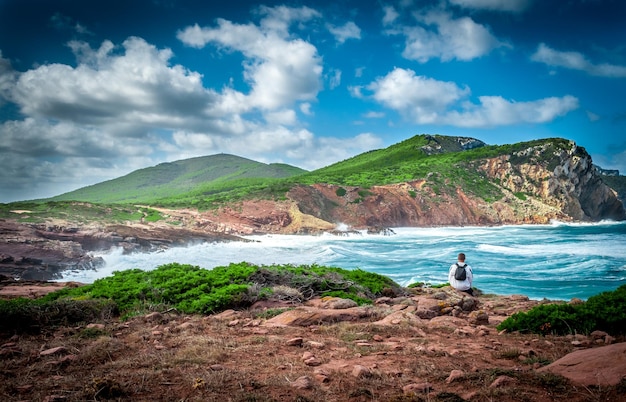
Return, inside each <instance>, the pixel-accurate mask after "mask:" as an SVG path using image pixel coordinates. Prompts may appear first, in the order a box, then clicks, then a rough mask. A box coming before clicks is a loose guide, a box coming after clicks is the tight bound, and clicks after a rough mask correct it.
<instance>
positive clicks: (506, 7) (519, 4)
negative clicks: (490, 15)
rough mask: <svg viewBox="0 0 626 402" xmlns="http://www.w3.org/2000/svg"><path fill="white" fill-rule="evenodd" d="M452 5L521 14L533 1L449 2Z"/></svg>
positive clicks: (469, 0)
mask: <svg viewBox="0 0 626 402" xmlns="http://www.w3.org/2000/svg"><path fill="white" fill-rule="evenodd" d="M449 1H450V3H451V4H456V5H457V6H461V7H464V8H469V9H473V10H491V11H505V12H511V13H520V12H522V11H525V10H526V9H527V8H528V7H529V6H530V5H531V4H532V2H533V0H449Z"/></svg>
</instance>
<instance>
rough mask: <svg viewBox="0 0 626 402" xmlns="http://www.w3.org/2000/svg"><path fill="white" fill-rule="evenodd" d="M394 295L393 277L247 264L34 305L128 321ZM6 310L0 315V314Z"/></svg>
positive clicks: (122, 280)
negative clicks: (291, 301) (151, 314)
mask: <svg viewBox="0 0 626 402" xmlns="http://www.w3.org/2000/svg"><path fill="white" fill-rule="evenodd" d="M287 290H289V292H287ZM388 294H398V295H399V294H403V290H402V288H401V287H400V286H399V285H398V284H396V283H395V282H393V281H392V280H391V279H389V278H387V277H384V276H382V275H378V274H375V273H371V272H366V271H363V270H360V269H356V270H345V269H341V268H336V267H325V266H319V265H300V266H293V265H271V266H257V265H253V264H249V263H246V262H242V263H238V264H230V265H228V266H222V267H216V268H213V269H211V270H208V269H203V268H200V267H197V266H191V265H182V264H178V263H172V264H167V265H162V266H160V267H157V268H156V269H155V270H152V271H142V270H139V269H131V270H126V271H118V272H114V273H113V275H112V276H110V277H107V278H102V279H98V280H96V281H95V282H94V283H93V284H91V285H86V286H82V287H78V288H66V289H63V290H60V291H57V292H54V293H50V294H48V295H47V296H44V297H43V298H41V299H39V300H37V301H36V302H30V304H33V305H35V304H36V305H39V304H41V305H50V304H52V303H61V304H63V303H65V304H71V303H72V302H78V301H79V300H80V301H83V302H85V303H89V302H91V303H94V301H100V302H102V303H105V302H108V303H114V306H116V307H117V308H119V311H120V312H121V313H122V314H127V315H132V314H133V312H135V311H145V310H154V309H157V308H158V309H163V308H175V309H177V310H178V311H180V312H183V313H199V314H208V313H213V312H217V311H222V310H224V309H227V308H243V307H248V306H250V305H251V304H252V303H254V302H255V301H258V300H261V299H272V298H277V299H279V300H283V299H284V298H285V297H286V295H287V296H289V297H293V295H297V299H298V300H297V301H304V300H308V299H310V298H313V297H320V296H325V295H333V296H339V297H344V298H349V299H352V300H355V301H356V302H357V303H359V304H365V303H371V302H372V300H373V299H375V298H376V297H379V296H381V295H388ZM15 303H17V302H15V301H9V302H0V308H3V309H5V310H7V311H21V310H20V309H21V307H20V306H21V305H19V303H18V304H17V305H13V304H15ZM20 303H28V302H26V301H24V302H20ZM30 304H29V305H30ZM5 310H2V309H0V312H3V311H5ZM22 315H24V316H28V314H22Z"/></svg>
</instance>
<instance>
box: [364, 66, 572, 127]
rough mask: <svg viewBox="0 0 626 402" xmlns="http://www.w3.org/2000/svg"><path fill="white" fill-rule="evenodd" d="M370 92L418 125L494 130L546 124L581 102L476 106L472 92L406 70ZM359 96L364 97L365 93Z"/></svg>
mask: <svg viewBox="0 0 626 402" xmlns="http://www.w3.org/2000/svg"><path fill="white" fill-rule="evenodd" d="M366 89H367V90H368V91H370V93H371V95H370V96H371V98H372V99H374V100H376V101H377V102H379V103H380V104H382V105H384V106H386V107H388V108H390V109H393V110H395V111H397V112H399V113H400V114H402V115H403V116H404V117H405V118H407V119H410V120H411V121H413V122H415V123H418V124H445V125H451V126H456V127H494V126H504V125H512V124H523V123H545V122H549V121H552V120H554V119H555V118H557V117H559V116H563V115H565V114H567V113H568V112H570V111H572V110H574V109H577V108H578V99H577V98H575V97H573V96H571V95H566V96H564V97H560V98H559V97H549V98H544V99H539V100H535V101H529V102H516V101H512V100H507V99H504V98H503V97H501V96H480V97H478V101H479V103H478V104H475V103H471V102H470V101H469V100H467V98H468V96H469V94H470V90H469V88H461V87H459V86H458V85H456V84H455V83H453V82H444V81H438V80H435V79H433V78H428V77H424V76H418V75H416V74H415V72H414V71H413V70H408V69H402V68H395V69H394V70H393V71H391V72H390V73H389V74H387V75H386V76H384V77H379V78H378V79H376V80H375V81H373V82H371V83H370V84H369V85H367V87H366ZM355 93H356V94H357V96H359V94H361V96H363V95H362V93H361V92H355Z"/></svg>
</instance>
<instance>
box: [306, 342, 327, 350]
mask: <svg viewBox="0 0 626 402" xmlns="http://www.w3.org/2000/svg"><path fill="white" fill-rule="evenodd" d="M307 345H309V346H310V347H312V348H313V349H324V347H325V346H326V345H324V344H323V343H322V342H315V341H308V342H307Z"/></svg>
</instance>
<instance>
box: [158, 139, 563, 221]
mask: <svg viewBox="0 0 626 402" xmlns="http://www.w3.org/2000/svg"><path fill="white" fill-rule="evenodd" d="M461 140H465V139H458V138H457V137H448V136H431V135H417V136H414V137H412V138H410V139H407V140H405V141H402V142H400V143H398V144H395V145H392V146H390V147H388V148H384V149H379V150H374V151H369V152H366V153H363V154H360V155H357V156H355V157H352V158H349V159H346V160H344V161H341V162H338V163H335V164H332V165H329V166H327V167H324V168H321V169H318V170H314V171H312V172H308V173H303V174H301V175H297V176H292V177H289V178H284V179H272V180H268V179H254V180H252V179H249V180H231V181H228V182H221V183H208V184H206V185H202V186H199V187H197V188H196V189H195V190H193V191H191V192H188V193H186V194H179V195H177V196H176V197H169V198H165V199H161V200H159V201H158V204H160V205H163V206H169V207H182V206H194V207H197V208H200V209H208V208H213V207H215V206H216V205H219V204H221V203H224V202H232V201H237V200H240V199H242V198H246V197H255V198H263V197H273V198H280V197H284V195H285V193H286V192H287V191H288V190H289V189H290V188H291V187H292V186H294V185H297V184H314V183H328V184H335V185H340V186H356V187H361V188H363V189H368V188H370V187H371V186H374V185H385V184H393V183H402V182H406V181H411V180H426V181H427V182H428V184H429V187H431V188H433V189H434V190H435V192H436V193H437V194H442V193H452V192H454V191H455V189H456V188H457V187H461V188H463V189H464V190H465V191H466V192H467V193H471V194H475V195H476V196H479V197H481V198H483V199H485V200H486V201H489V200H495V199H497V198H499V197H500V196H501V191H500V190H499V189H498V188H497V187H496V186H495V184H494V183H493V182H492V181H491V180H489V179H488V178H487V177H486V176H485V175H484V173H483V172H481V171H479V170H478V169H477V168H476V166H475V161H478V160H481V159H484V158H489V157H494V156H498V155H503V154H509V155H510V154H512V153H513V152H515V151H519V150H522V149H525V148H528V147H531V146H535V145H540V144H551V145H549V146H548V148H547V149H546V152H544V155H543V156H542V157H544V158H548V157H550V156H551V155H554V154H553V153H552V152H550V149H549V148H569V142H568V141H567V140H565V139H558V138H557V139H555V138H551V139H544V140H536V141H530V142H524V143H517V144H511V145H500V146H481V147H477V148H471V149H466V148H465V147H463V146H462V145H461V143H460V141H461ZM531 157H532V156H527V157H516V158H513V159H512V162H513V163H521V162H524V160H522V159H524V158H526V159H529V158H531ZM534 162H542V163H544V164H546V165H548V164H550V163H553V161H547V160H544V161H534Z"/></svg>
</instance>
